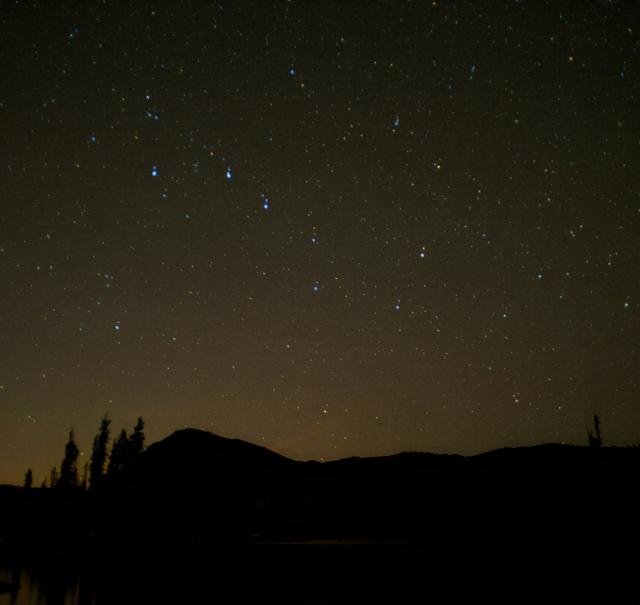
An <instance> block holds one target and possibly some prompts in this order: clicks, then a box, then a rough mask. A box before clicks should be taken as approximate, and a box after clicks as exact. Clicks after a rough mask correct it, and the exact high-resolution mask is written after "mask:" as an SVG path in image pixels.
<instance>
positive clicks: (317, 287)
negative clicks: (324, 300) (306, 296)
mask: <svg viewBox="0 0 640 605" xmlns="http://www.w3.org/2000/svg"><path fill="white" fill-rule="evenodd" d="M313 291H314V292H320V284H319V283H318V282H316V283H315V284H313Z"/></svg>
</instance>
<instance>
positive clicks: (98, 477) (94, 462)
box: [89, 414, 111, 489]
mask: <svg viewBox="0 0 640 605" xmlns="http://www.w3.org/2000/svg"><path fill="white" fill-rule="evenodd" d="M110 425H111V420H109V417H108V416H107V415H106V414H105V417H104V418H103V419H102V422H101V423H100V428H99V429H98V434H97V435H96V436H95V438H94V440H93V448H92V450H91V464H90V465H89V489H96V488H97V487H98V486H99V485H100V483H101V482H102V479H103V478H104V467H105V464H106V462H107V445H108V444H109V426H110Z"/></svg>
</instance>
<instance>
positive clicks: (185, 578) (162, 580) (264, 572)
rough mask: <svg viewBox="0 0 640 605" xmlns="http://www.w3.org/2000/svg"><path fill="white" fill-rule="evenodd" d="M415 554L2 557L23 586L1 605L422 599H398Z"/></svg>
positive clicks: (321, 547)
mask: <svg viewBox="0 0 640 605" xmlns="http://www.w3.org/2000/svg"><path fill="white" fill-rule="evenodd" d="M418 559H419V557H418ZM418 559H416V557H415V553H412V554H408V553H407V552H405V551H404V550H402V549H399V548H398V547H389V548H381V549H372V548H369V547H361V546H358V545H356V544H352V545H348V544H343V545H341V546H336V545H330V544H322V543H316V544H313V545H311V544H310V545H306V546H305V545H287V546H275V545H271V546H260V547H254V548H250V549H246V550H244V551H231V552H229V553H226V552H225V553H224V554H222V555H221V554H220V553H218V554H217V555H215V556H214V555H211V556H209V557H203V558H201V559H197V560H190V561H189V562H182V563H180V558H179V557H175V558H173V559H172V561H171V562H166V563H164V564H163V563H162V562H161V561H160V562H158V561H157V560H155V561H154V563H153V564H149V563H147V564H142V563H141V564H140V565H137V564H136V563H133V564H132V563H131V562H129V563H128V564H127V565H126V566H123V565H118V564H117V562H114V563H113V564H106V565H104V566H103V567H101V568H100V569H98V570H96V569H93V570H91V571H83V572H80V571H77V572H73V571H71V570H69V569H65V568H64V567H60V566H58V568H57V569H55V570H54V569H51V568H50V567H48V566H42V565H40V567H38V568H37V569H35V568H26V567H15V566H14V567H11V566H10V565H7V564H6V563H5V564H0V580H1V581H4V582H12V583H16V584H19V585H20V588H19V589H18V590H17V591H16V592H15V593H13V594H4V595H0V605H129V604H130V603H131V604H133V603H135V604H136V605H139V604H141V603H142V604H146V603H149V604H153V605H161V604H163V603H167V604H171V605H183V604H185V605H190V604H192V603H193V604H198V605H200V604H204V603H217V602H236V603H245V602H247V603H266V602H269V603H270V602H277V603H279V604H287V603H296V604H300V603H310V604H324V603H327V604H328V603H331V604H335V603H354V602H362V599H363V598H365V599H366V595H371V594H378V595H379V593H380V591H382V590H389V589H391V590H392V591H393V592H395V593H396V598H395V602H401V603H414V602H415V603H419V602H422V601H421V600H420V599H419V598H418V597H417V596H416V598H415V599H414V598H410V597H408V596H407V597H406V598H403V599H400V600H399V599H398V598H397V597H398V594H397V590H398V588H400V587H403V586H404V587H408V586H409V585H410V584H411V583H412V580H417V579H419V578H420V574H416V573H415V572H412V571H411V567H412V565H408V563H409V562H413V563H415V562H417V561H418ZM400 570H402V571H400ZM221 597H223V598H222V601H221ZM366 600H368V599H366Z"/></svg>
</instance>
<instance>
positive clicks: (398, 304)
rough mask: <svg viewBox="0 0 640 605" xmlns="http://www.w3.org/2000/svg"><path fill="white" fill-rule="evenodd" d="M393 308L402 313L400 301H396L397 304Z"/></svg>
mask: <svg viewBox="0 0 640 605" xmlns="http://www.w3.org/2000/svg"><path fill="white" fill-rule="evenodd" d="M393 308H394V309H395V310H396V311H400V301H399V300H397V301H396V304H395V305H394V306H393Z"/></svg>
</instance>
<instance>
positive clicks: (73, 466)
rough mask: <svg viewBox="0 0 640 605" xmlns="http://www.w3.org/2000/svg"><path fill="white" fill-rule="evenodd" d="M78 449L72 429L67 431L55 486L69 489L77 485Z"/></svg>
mask: <svg viewBox="0 0 640 605" xmlns="http://www.w3.org/2000/svg"><path fill="white" fill-rule="evenodd" d="M79 454H80V450H79V449H78V446H77V445H76V442H75V441H74V440H73V429H71V430H70V431H69V441H68V442H67V445H66V446H65V448H64V459H63V460H62V464H61V465H60V478H59V479H58V485H57V487H60V488H63V489H70V488H74V487H77V485H78V455H79Z"/></svg>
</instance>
